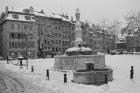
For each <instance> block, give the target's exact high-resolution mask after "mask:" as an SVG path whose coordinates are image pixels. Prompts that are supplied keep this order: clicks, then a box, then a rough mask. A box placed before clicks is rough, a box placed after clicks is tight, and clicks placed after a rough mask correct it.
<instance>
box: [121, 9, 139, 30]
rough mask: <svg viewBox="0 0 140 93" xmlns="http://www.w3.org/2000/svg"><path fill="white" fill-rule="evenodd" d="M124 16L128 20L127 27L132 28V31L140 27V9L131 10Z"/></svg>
mask: <svg viewBox="0 0 140 93" xmlns="http://www.w3.org/2000/svg"><path fill="white" fill-rule="evenodd" d="M124 18H125V20H126V22H127V29H132V30H131V31H132V32H133V31H134V30H135V29H136V28H137V27H140V11H131V12H129V13H128V14H127V15H126V16H125V17H124Z"/></svg>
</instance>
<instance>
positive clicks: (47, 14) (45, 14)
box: [34, 12, 52, 17]
mask: <svg viewBox="0 0 140 93" xmlns="http://www.w3.org/2000/svg"><path fill="white" fill-rule="evenodd" d="M34 15H37V16H42V17H52V16H51V15H50V14H49V13H39V12H34Z"/></svg>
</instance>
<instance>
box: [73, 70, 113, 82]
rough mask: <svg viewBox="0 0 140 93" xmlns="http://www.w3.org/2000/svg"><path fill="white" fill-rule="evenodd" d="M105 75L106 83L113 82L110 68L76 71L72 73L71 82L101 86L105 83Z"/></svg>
mask: <svg viewBox="0 0 140 93" xmlns="http://www.w3.org/2000/svg"><path fill="white" fill-rule="evenodd" d="M105 74H106V75H107V81H112V80H113V70H112V69H110V68H108V69H95V70H93V71H87V70H78V71H75V72H73V82H75V83H81V84H88V85H89V84H97V85H101V84H104V83H105Z"/></svg>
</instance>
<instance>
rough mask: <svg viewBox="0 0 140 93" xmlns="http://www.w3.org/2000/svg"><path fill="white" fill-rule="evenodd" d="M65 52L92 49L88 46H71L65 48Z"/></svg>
mask: <svg viewBox="0 0 140 93" xmlns="http://www.w3.org/2000/svg"><path fill="white" fill-rule="evenodd" d="M66 51H67V52H72V51H92V50H91V49H90V48H88V47H72V48H69V49H67V50H66Z"/></svg>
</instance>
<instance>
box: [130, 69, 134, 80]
mask: <svg viewBox="0 0 140 93" xmlns="http://www.w3.org/2000/svg"><path fill="white" fill-rule="evenodd" d="M133 76H134V69H133V66H131V69H130V79H133Z"/></svg>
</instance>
